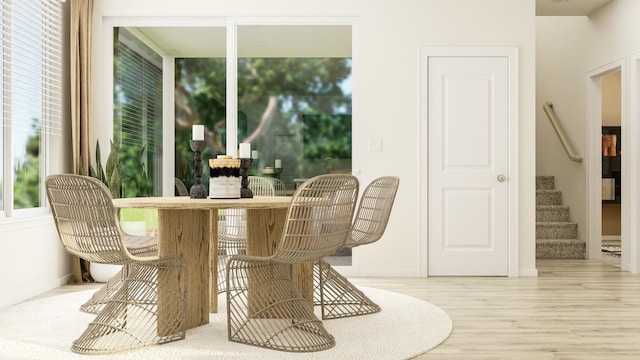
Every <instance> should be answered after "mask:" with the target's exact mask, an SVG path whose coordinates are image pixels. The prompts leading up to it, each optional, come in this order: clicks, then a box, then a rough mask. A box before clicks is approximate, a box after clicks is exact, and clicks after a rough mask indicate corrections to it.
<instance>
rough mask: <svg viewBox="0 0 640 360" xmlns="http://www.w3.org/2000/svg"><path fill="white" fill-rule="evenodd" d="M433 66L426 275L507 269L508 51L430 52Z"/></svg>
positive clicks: (492, 272) (482, 273)
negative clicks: (479, 53)
mask: <svg viewBox="0 0 640 360" xmlns="http://www.w3.org/2000/svg"><path fill="white" fill-rule="evenodd" d="M427 68H428V69H427V97H428V99H427V100H426V101H427V109H428V112H427V116H428V120H427V122H428V123H427V132H428V135H427V139H428V150H427V151H428V175H427V176H428V185H427V187H428V191H427V193H428V209H427V217H428V225H427V226H428V249H427V251H428V275H429V276H438V275H441V276H448V275H452V276H453V275H472V276H506V275H508V273H509V221H508V219H509V208H508V205H509V198H508V195H509V191H508V182H509V173H508V170H509V128H508V127H509V114H510V111H509V104H510V102H509V58H508V57H507V56H502V57H501V56H432V57H429V58H428V62H427ZM511 211H515V209H513V210H511Z"/></svg>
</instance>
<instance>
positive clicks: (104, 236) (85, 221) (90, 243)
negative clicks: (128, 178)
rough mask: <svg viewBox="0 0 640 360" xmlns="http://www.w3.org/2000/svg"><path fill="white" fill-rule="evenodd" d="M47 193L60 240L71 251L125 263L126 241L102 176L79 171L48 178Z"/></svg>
mask: <svg viewBox="0 0 640 360" xmlns="http://www.w3.org/2000/svg"><path fill="white" fill-rule="evenodd" d="M46 188H47V197H48V199H49V205H50V206H51V212H52V213H53V218H54V220H55V224H56V227H57V229H58V234H59V235H60V240H61V241H62V244H63V245H64V247H65V248H66V250H67V251H68V252H70V253H71V254H74V255H77V256H79V257H81V258H83V259H85V260H87V261H90V262H94V263H101V264H125V263H128V262H130V261H131V257H132V255H131V254H130V253H129V252H128V251H127V248H126V246H125V244H124V241H123V239H124V236H123V234H122V230H121V229H120V225H119V223H118V221H117V216H116V210H115V207H114V206H113V201H112V199H111V193H110V192H109V190H108V189H107V187H106V186H105V185H104V184H103V183H101V182H100V181H99V180H97V179H94V178H91V177H87V176H79V175H55V176H49V177H48V178H47V179H46Z"/></svg>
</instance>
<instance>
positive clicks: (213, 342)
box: [0, 288, 453, 360]
mask: <svg viewBox="0 0 640 360" xmlns="http://www.w3.org/2000/svg"><path fill="white" fill-rule="evenodd" d="M361 290H362V291H364V292H365V294H366V295H367V296H369V297H370V298H371V300H373V301H375V302H376V303H378V305H380V306H381V307H382V311H381V312H379V313H376V314H371V315H364V316H355V317H350V318H344V319H334V320H326V321H324V324H325V327H326V328H327V330H328V331H329V332H330V333H331V334H332V335H333V336H334V337H335V339H336V346H335V347H334V348H332V349H329V350H325V351H320V352H314V353H288V352H282V351H274V350H267V349H262V348H258V347H254V346H247V345H242V344H239V343H234V342H230V341H228V340H227V328H226V327H227V323H226V308H225V307H226V304H225V301H226V298H225V297H224V296H221V297H220V298H219V302H218V303H219V305H220V312H218V313H217V314H211V316H210V319H209V321H210V323H209V324H207V325H204V326H200V327H197V328H194V329H190V330H188V331H187V334H186V339H185V340H180V341H176V342H172V343H168V344H164V345H157V346H150V347H147V348H144V349H138V350H134V351H128V352H121V353H115V354H111V355H100V356H94V355H91V356H87V355H80V354H75V353H73V352H71V350H70V347H71V343H72V342H73V340H75V339H76V338H77V337H79V336H80V334H82V332H83V331H84V329H85V328H86V327H87V325H88V324H89V322H90V321H91V320H92V319H93V317H94V315H91V314H85V313H83V312H81V311H80V310H79V306H80V305H81V304H82V303H84V302H85V301H86V300H87V299H89V298H90V297H91V295H92V293H93V292H94V291H95V290H89V291H80V292H75V293H69V294H64V295H58V296H52V297H48V298H44V299H38V300H33V301H29V302H25V303H21V304H18V305H14V306H11V307H8V308H4V309H0V324H2V325H1V326H0V349H1V350H0V358H1V359H7V360H8V359H12V360H13V359H34V360H35V359H38V360H39V359H46V360H58V359H61V360H62V359H64V360H66V359H84V360H87V359H91V360H97V359H101V360H102V359H109V360H130V359H171V360H175V359H261V360H268V359H297V360H299V359H327V360H336V359H367V360H375V359H381V360H392V359H408V358H411V357H414V356H417V355H419V354H422V353H424V352H427V351H429V350H430V349H432V348H434V347H436V346H438V345H439V344H440V343H442V342H443V341H444V340H445V339H446V338H447V337H448V336H449V334H450V333H451V331H452V329H453V324H452V321H451V318H450V317H449V316H448V315H447V314H446V313H445V312H444V311H443V310H442V309H440V308H438V307H437V306H435V305H433V304H431V303H429V302H426V301H423V300H419V299H416V298H413V297H410V296H406V295H401V294H397V293H393V292H389V291H384V290H378V289H372V288H361ZM317 310H319V309H317Z"/></svg>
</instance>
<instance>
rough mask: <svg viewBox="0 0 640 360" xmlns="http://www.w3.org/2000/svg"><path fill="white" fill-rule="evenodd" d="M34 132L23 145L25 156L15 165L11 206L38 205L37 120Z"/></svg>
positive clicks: (38, 161) (24, 207)
mask: <svg viewBox="0 0 640 360" xmlns="http://www.w3.org/2000/svg"><path fill="white" fill-rule="evenodd" d="M33 128H34V130H35V131H34V133H33V134H32V135H31V136H29V138H28V139H27V143H26V145H25V153H26V158H25V160H24V161H23V162H22V163H17V164H16V165H15V169H14V174H15V179H14V182H13V196H14V198H13V208H14V209H28V208H34V207H38V206H40V131H39V129H38V126H37V121H36V120H34V124H33Z"/></svg>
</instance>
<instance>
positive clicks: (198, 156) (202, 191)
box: [189, 140, 207, 199]
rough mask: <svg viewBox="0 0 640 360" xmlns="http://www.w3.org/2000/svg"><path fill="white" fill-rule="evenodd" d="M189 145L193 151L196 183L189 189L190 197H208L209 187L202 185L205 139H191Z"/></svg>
mask: <svg viewBox="0 0 640 360" xmlns="http://www.w3.org/2000/svg"><path fill="white" fill-rule="evenodd" d="M189 146H190V147H191V151H193V161H194V166H193V177H194V183H193V186H191V189H190V190H189V197H190V198H192V199H205V198H206V197H207V187H206V186H204V185H202V151H203V150H204V149H205V148H206V147H207V142H206V141H205V140H189Z"/></svg>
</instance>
